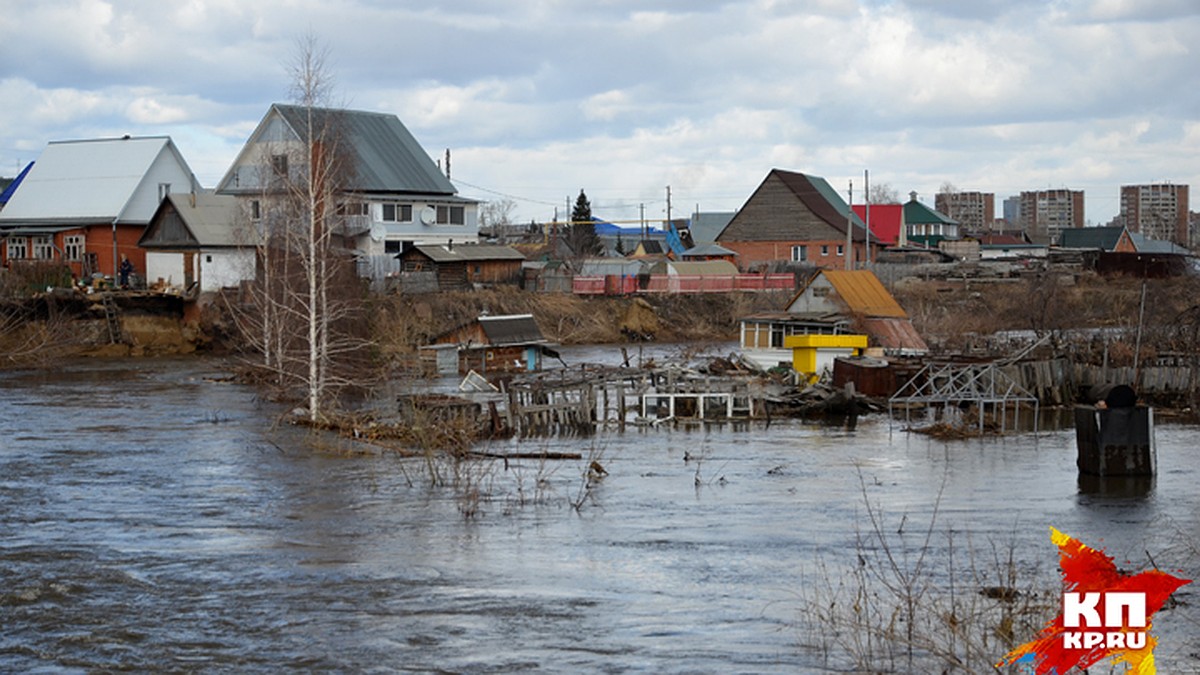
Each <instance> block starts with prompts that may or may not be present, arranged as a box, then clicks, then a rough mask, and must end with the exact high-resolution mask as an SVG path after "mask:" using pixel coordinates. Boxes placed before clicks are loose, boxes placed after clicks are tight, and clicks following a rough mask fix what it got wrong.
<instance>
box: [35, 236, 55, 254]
mask: <svg viewBox="0 0 1200 675" xmlns="http://www.w3.org/2000/svg"><path fill="white" fill-rule="evenodd" d="M31 239H32V242H31V246H30V248H31V249H33V259H34V260H54V236H53V235H49V234H40V235H37V236H35V237H32V238H31Z"/></svg>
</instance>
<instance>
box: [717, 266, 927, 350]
mask: <svg viewBox="0 0 1200 675" xmlns="http://www.w3.org/2000/svg"><path fill="white" fill-rule="evenodd" d="M740 323H741V346H742V352H743V354H744V355H745V356H746V358H748V359H750V360H752V361H754V362H755V363H757V364H758V365H760V366H762V367H764V368H770V367H774V366H777V365H779V364H780V363H784V364H791V363H793V351H792V348H791V346H789V344H788V341H787V338H788V337H790V336H796V335H847V334H862V335H866V336H867V337H868V341H869V342H868V344H869V346H871V347H876V348H879V349H880V350H881V351H882V352H883V353H885V354H894V355H913V354H924V353H926V352H928V351H929V347H928V346H927V345H926V344H925V341H924V340H923V339H922V338H921V336H920V335H919V334H918V333H917V331H916V329H915V328H914V327H913V325H912V321H911V320H909V318H908V314H907V313H905V311H904V309H903V308H902V307H900V304H899V303H898V302H896V299H895V298H894V297H892V294H891V293H889V292H888V291H887V289H886V288H884V286H883V284H882V283H880V282H879V279H878V277H876V276H875V274H874V273H873V272H871V271H870V270H854V271H846V270H822V271H820V272H818V273H817V274H816V275H815V276H813V277H812V279H810V280H809V282H808V283H807V284H805V286H804V287H803V288H801V289H800V290H799V291H798V292H797V293H796V295H795V296H793V297H792V299H791V300H790V301H789V302H788V305H787V307H786V308H785V309H784V311H782V312H766V313H759V314H754V315H751V316H747V317H743V318H742V319H741V321H740ZM817 342H819V341H817ZM793 344H794V342H793ZM814 344H815V343H814Z"/></svg>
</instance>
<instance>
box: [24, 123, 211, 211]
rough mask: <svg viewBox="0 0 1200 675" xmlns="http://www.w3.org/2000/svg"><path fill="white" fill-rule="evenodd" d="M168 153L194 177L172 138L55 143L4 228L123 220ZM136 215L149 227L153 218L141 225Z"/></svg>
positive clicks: (31, 175)
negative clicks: (20, 223)
mask: <svg viewBox="0 0 1200 675" xmlns="http://www.w3.org/2000/svg"><path fill="white" fill-rule="evenodd" d="M164 152H170V153H173V154H174V156H175V158H176V160H177V161H178V162H179V164H180V166H181V167H182V169H183V170H185V171H186V172H187V174H188V175H191V170H190V169H188V168H187V164H186V162H184V161H183V157H182V156H181V155H180V154H179V152H178V150H177V149H176V148H175V145H174V143H172V142H171V139H170V138H169V137H167V136H151V137H141V138H130V137H125V138H114V139H96V140H85V141H54V142H51V143H50V144H48V145H47V146H46V149H45V150H44V151H43V152H42V155H41V157H39V158H38V160H37V162H36V163H35V164H34V165H33V168H32V169H30V171H29V173H28V174H27V175H26V176H25V179H24V180H23V181H22V182H21V188H20V189H19V190H17V191H16V192H15V193H13V195H12V199H11V200H9V202H8V204H7V205H6V206H5V207H4V210H3V211H0V225H4V224H5V223H6V222H8V223H10V224H17V222H23V223H30V222H36V221H44V220H55V221H59V222H64V221H69V222H82V221H93V222H112V221H115V220H119V219H122V218H124V217H125V216H127V214H126V213H125V212H126V207H127V206H128V205H129V203H130V201H131V199H132V198H133V196H134V193H135V192H137V190H138V188H139V187H140V186H141V184H142V182H143V180H144V179H145V178H146V176H147V174H148V173H149V172H150V170H151V167H152V166H153V165H154V163H155V160H157V159H158V158H159V157H160V156H161V155H162V154H163V153H164ZM192 180H193V181H194V180H195V179H194V178H193V179H192ZM188 187H189V188H192V187H198V186H195V185H192V186H188ZM133 215H134V220H135V222H146V219H147V218H148V216H149V215H150V214H149V213H146V214H145V215H142V216H141V217H140V220H139V219H138V218H137V217H136V216H137V214H133ZM12 221H16V222H12Z"/></svg>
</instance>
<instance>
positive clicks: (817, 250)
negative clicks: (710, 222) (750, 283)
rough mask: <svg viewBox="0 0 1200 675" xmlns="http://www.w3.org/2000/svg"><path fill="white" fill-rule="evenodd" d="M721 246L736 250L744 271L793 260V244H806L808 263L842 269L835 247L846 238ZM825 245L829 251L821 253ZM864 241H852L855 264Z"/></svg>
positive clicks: (841, 258) (843, 264)
mask: <svg viewBox="0 0 1200 675" xmlns="http://www.w3.org/2000/svg"><path fill="white" fill-rule="evenodd" d="M721 245H722V246H724V247H725V248H727V249H729V250H731V251H736V252H737V254H738V266H739V267H740V268H741V270H742V271H743V272H752V271H756V270H757V268H760V267H762V266H764V265H766V264H768V263H772V262H777V261H783V262H789V261H791V260H792V247H793V246H808V260H806V261H805V262H807V263H808V264H810V265H815V266H817V267H821V268H824V269H845V267H846V258H845V256H840V255H838V254H837V247H838V246H842V247H843V248H844V247H845V246H846V240H845V239H841V240H839V241H834V240H831V239H830V240H823V241H722V242H721ZM822 246H828V247H829V253H828V254H826V255H821V247H822ZM864 257H865V256H864V255H863V243H862V242H860V241H859V242H854V261H855V262H856V263H861V262H863V259H864Z"/></svg>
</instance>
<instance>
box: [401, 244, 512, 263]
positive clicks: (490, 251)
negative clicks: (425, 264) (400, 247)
mask: <svg viewBox="0 0 1200 675" xmlns="http://www.w3.org/2000/svg"><path fill="white" fill-rule="evenodd" d="M413 248H414V249H416V250H417V251H419V252H420V253H422V254H423V255H425V256H426V257H427V258H429V259H430V260H432V261H434V262H437V263H450V262H483V261H487V260H525V256H524V254H522V253H521V252H520V251H518V250H517V249H515V248H512V247H511V246H495V245H490V244H462V245H458V246H452V247H451V246H444V245H438V244H418V245H416V246H414V247H413ZM404 255H405V254H403V253H401V254H400V255H399V256H397V257H403V256H404Z"/></svg>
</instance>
